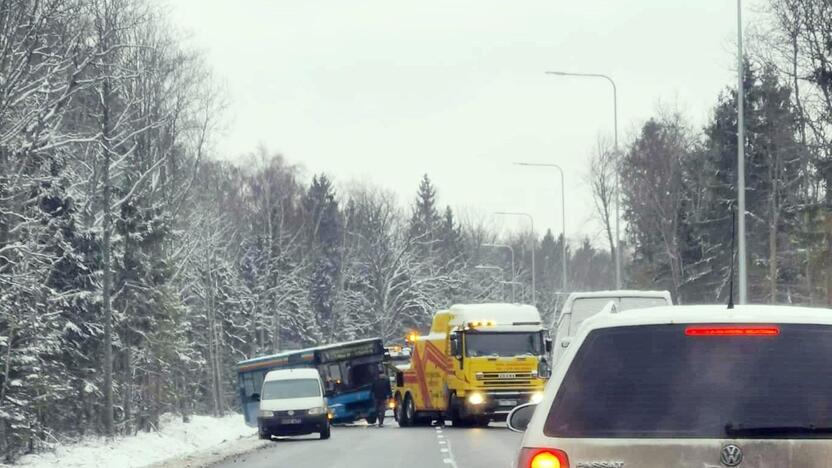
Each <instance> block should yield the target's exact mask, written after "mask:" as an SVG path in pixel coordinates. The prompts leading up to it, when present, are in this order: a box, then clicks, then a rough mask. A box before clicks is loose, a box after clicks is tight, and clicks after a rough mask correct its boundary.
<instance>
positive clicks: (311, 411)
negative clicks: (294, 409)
mask: <svg viewBox="0 0 832 468" xmlns="http://www.w3.org/2000/svg"><path fill="white" fill-rule="evenodd" d="M307 413H308V414H309V415H310V416H316V415H319V414H324V413H326V408H324V407H323V406H318V407H316V408H309V411H307Z"/></svg>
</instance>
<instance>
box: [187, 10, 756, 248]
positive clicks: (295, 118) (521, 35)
mask: <svg viewBox="0 0 832 468" xmlns="http://www.w3.org/2000/svg"><path fill="white" fill-rule="evenodd" d="M171 5H172V9H173V13H174V22H176V23H177V24H179V25H181V26H182V27H183V29H185V30H186V31H188V32H189V33H190V34H191V40H192V41H193V43H194V44H195V45H196V46H197V47H199V48H201V49H204V50H205V52H206V55H207V59H208V62H209V65H211V66H212V67H213V69H214V71H215V73H216V75H217V76H218V78H219V79H221V80H222V81H224V82H225V83H226V85H227V90H228V97H229V100H230V108H229V112H228V125H227V130H226V133H225V134H224V135H223V137H222V138H221V139H220V141H219V142H218V148H217V149H218V154H219V155H221V156H222V157H226V158H230V159H235V158H237V159H238V156H239V155H241V154H244V153H246V152H250V151H252V150H253V149H254V148H255V147H256V146H257V145H258V144H261V143H262V144H265V145H266V146H267V147H269V148H270V149H272V150H274V151H278V152H281V153H283V154H284V155H285V156H286V157H287V158H288V159H289V160H290V161H291V162H296V163H301V164H302V165H303V166H304V167H305V174H306V175H307V176H308V177H311V174H313V173H318V172H325V173H326V174H328V175H330V176H331V177H332V178H334V179H335V180H336V183H338V184H341V185H343V184H348V183H350V182H352V181H354V180H366V181H370V182H372V183H374V184H376V185H379V186H383V187H386V188H389V189H392V190H394V191H395V193H396V194H397V196H398V198H399V201H400V202H401V203H402V204H405V203H407V204H409V203H411V201H412V199H413V197H414V194H415V191H416V188H417V185H418V182H419V179H420V178H421V176H422V174H424V173H427V174H429V175H430V177H431V178H432V179H433V181H434V182H435V184H436V186H437V188H438V192H439V199H440V202H441V203H442V204H443V205H444V204H449V205H451V206H452V207H453V208H455V209H456V210H458V211H459V212H460V213H461V214H463V215H465V216H471V217H478V218H481V219H484V220H486V221H489V222H494V223H495V224H496V225H497V226H499V227H501V228H505V229H511V228H518V227H520V226H523V225H524V224H523V223H525V221H524V220H522V219H519V218H518V219H500V218H499V217H493V215H492V213H493V212H495V211H526V212H529V213H531V214H532V215H533V216H534V218H535V222H536V228H537V229H538V230H539V231H543V230H545V228H547V227H550V228H552V229H553V231H555V232H560V230H561V223H560V216H561V208H560V186H559V184H560V182H559V179H558V176H557V173H556V172H555V171H547V170H530V169H526V168H521V167H513V166H512V165H511V163H512V162H513V161H519V160H523V161H537V162H553V163H556V164H560V165H561V166H563V168H564V169H565V171H566V175H567V180H566V191H567V193H566V198H567V231H568V232H567V236H568V237H569V238H570V240H571V241H573V242H574V241H577V240H578V239H579V238H580V237H582V236H585V235H586V236H590V237H591V238H592V239H593V240H595V241H597V242H598V243H599V244H601V243H603V241H604V239H603V236H601V235H600V229H599V225H598V223H597V222H596V221H595V220H594V218H593V210H594V208H593V204H592V198H591V194H590V191H589V187H588V185H587V183H586V177H587V173H588V158H589V156H590V154H591V152H592V149H593V148H594V147H595V145H596V141H597V139H598V137H599V136H605V137H608V138H612V127H613V125H612V123H613V120H612V91H611V88H610V86H609V84H608V83H606V82H605V81H601V80H592V79H580V78H560V77H552V76H546V75H544V71H545V70H566V71H576V72H596V73H606V74H609V75H611V76H612V77H613V78H614V79H615V81H616V83H617V85H618V100H619V132H620V140H621V141H622V142H625V141H627V140H628V139H629V138H630V136H631V135H633V134H634V132H636V131H637V130H638V127H639V125H640V123H642V122H643V121H644V120H645V119H647V118H649V117H650V116H651V114H653V113H654V112H655V110H656V109H657V107H658V105H659V103H664V104H666V105H668V106H674V107H678V108H680V109H681V110H682V111H683V112H684V113H685V114H686V115H687V116H688V117H689V118H690V119H691V120H692V121H693V122H694V123H696V124H697V125H703V124H704V123H705V122H706V121H707V119H708V118H709V115H710V109H711V108H712V106H713V105H714V103H715V102H716V99H717V96H718V94H719V93H720V92H721V91H722V90H723V89H724V88H725V87H726V86H728V85H731V84H733V83H734V82H735V81H736V78H735V77H736V72H735V64H734V50H733V47H734V44H735V37H736V2H735V1H734V0H631V1H622V0H570V1H564V0H546V1H542V0H523V1H506V0H421V1H418V2H415V1H399V0H362V1H347V0H294V1H287V0H237V1H231V0H171ZM746 5H747V9H748V10H751V9H753V8H754V7H755V6H754V5H752V2H751V1H747V2H746ZM749 17H751V15H750V14H749Z"/></svg>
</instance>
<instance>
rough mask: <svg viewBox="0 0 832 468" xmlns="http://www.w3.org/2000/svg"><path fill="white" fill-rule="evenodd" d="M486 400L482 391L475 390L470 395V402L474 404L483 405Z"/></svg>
mask: <svg viewBox="0 0 832 468" xmlns="http://www.w3.org/2000/svg"><path fill="white" fill-rule="evenodd" d="M484 401H485V398H484V397H483V396H482V393H479V392H474V393H472V394H470V395H468V403H471V404H472V405H481V404H482V403H483V402H484Z"/></svg>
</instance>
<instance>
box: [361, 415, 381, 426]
mask: <svg viewBox="0 0 832 468" xmlns="http://www.w3.org/2000/svg"><path fill="white" fill-rule="evenodd" d="M364 419H366V420H367V424H375V423H376V421H378V417H377V416H376V415H375V414H371V415H370V416H367V417H366V418H364Z"/></svg>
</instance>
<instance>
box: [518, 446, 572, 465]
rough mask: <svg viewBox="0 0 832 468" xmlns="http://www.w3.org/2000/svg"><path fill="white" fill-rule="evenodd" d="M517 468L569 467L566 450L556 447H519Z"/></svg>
mask: <svg viewBox="0 0 832 468" xmlns="http://www.w3.org/2000/svg"><path fill="white" fill-rule="evenodd" d="M517 467H518V468H569V457H567V456H566V452H564V451H563V450H557V449H539V448H523V449H520V457H519V460H518V463H517Z"/></svg>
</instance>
